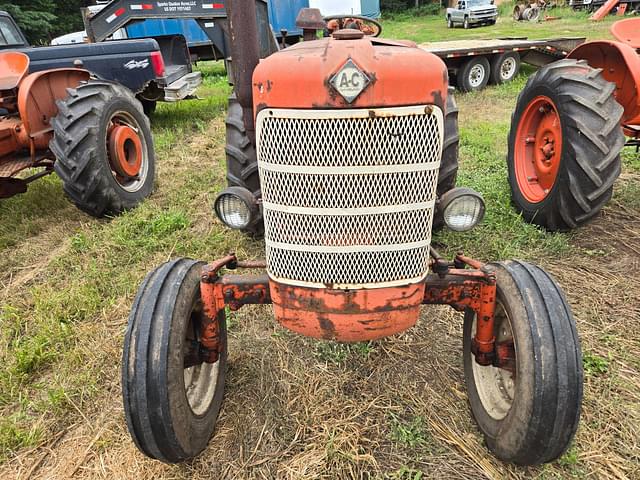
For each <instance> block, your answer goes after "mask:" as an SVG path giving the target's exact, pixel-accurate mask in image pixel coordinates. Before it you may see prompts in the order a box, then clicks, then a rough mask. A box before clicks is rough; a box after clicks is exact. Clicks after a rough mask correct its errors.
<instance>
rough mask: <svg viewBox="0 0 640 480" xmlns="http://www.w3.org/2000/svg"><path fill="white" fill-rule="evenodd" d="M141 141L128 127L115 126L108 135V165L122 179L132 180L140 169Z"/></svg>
mask: <svg viewBox="0 0 640 480" xmlns="http://www.w3.org/2000/svg"><path fill="white" fill-rule="evenodd" d="M142 157H143V151H142V141H141V140H140V137H139V136H138V133H137V132H136V131H135V130H134V129H133V128H131V127H130V126H129V125H121V124H116V125H115V126H114V127H113V128H112V129H111V131H110V133H109V163H110V164H111V168H113V170H114V171H115V172H116V173H117V174H118V175H120V176H121V177H124V178H134V177H136V176H138V174H139V173H140V168H141V167H142Z"/></svg>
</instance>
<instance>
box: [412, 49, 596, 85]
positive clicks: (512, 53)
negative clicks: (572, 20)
mask: <svg viewBox="0 0 640 480" xmlns="http://www.w3.org/2000/svg"><path fill="white" fill-rule="evenodd" d="M584 41H585V38H584V37H570V38H554V39H548V40H529V39H527V38H499V39H494V40H452V41H448V42H432V43H422V44H420V48H422V49H424V50H426V51H427V52H430V53H433V54H434V55H436V56H438V57H440V58H441V59H442V61H443V62H444V63H445V64H446V65H447V69H448V70H449V79H450V81H451V84H452V85H455V86H456V87H457V88H458V89H459V90H461V91H463V92H472V91H476V90H481V89H483V88H484V87H486V86H487V84H489V83H491V84H501V83H505V82H509V81H511V80H513V79H514V78H515V76H516V75H518V72H519V71H520V65H521V63H522V62H524V63H527V64H529V65H533V66H536V67H541V66H543V65H546V64H548V63H551V62H555V61H556V60H560V59H562V58H565V57H566V56H567V55H568V54H569V52H570V51H571V50H573V49H574V48H575V47H577V46H578V45H580V44H581V43H584Z"/></svg>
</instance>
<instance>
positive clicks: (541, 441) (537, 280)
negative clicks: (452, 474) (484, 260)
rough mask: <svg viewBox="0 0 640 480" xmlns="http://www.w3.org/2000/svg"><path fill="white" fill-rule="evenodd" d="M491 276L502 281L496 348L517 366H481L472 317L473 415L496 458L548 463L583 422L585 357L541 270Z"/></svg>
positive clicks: (468, 365)
mask: <svg viewBox="0 0 640 480" xmlns="http://www.w3.org/2000/svg"><path fill="white" fill-rule="evenodd" d="M488 268H489V269H490V270H492V271H494V272H495V274H496V279H497V298H496V312H495V329H494V332H495V333H494V334H495V338H496V343H497V345H498V346H499V347H502V348H506V349H507V351H510V352H511V355H513V357H512V358H514V364H513V365H512V366H511V369H506V368H498V367H494V366H486V367H485V366H481V365H479V364H478V363H476V361H475V357H474V355H473V354H472V353H471V339H472V337H473V336H474V334H475V325H476V315H475V314H474V313H473V312H470V311H467V313H466V314H465V318H464V336H463V349H464V353H463V357H464V372H465V381H466V384H467V390H468V396H469V403H470V405H471V411H472V413H473V416H474V418H475V420H476V422H477V424H478V427H479V429H480V431H481V432H482V433H483V435H484V437H485V440H486V443H487V446H488V448H489V449H490V450H491V451H492V452H493V453H494V454H495V455H496V456H497V457H498V458H500V459H502V460H504V461H507V462H513V463H517V464H519V465H537V464H541V463H545V462H550V461H552V460H554V459H556V458H558V457H559V456H560V455H562V454H563V452H564V451H565V450H566V449H567V447H568V446H569V444H570V443H571V440H572V439H573V436H574V434H575V432H576V429H577V427H578V421H579V419H580V405H581V402H582V381H583V372H582V355H581V352H580V342H579V339H578V334H577V332H576V326H575V322H574V319H573V316H572V314H571V309H570V307H569V305H568V304H567V301H566V300H565V298H564V295H563V294H562V291H561V289H560V287H559V286H558V285H557V284H556V282H555V281H554V280H553V279H552V278H551V277H550V276H549V275H548V274H547V273H546V272H545V271H544V270H542V269H541V268H538V267H535V266H533V265H529V264H526V263H522V262H517V261H510V262H501V263H495V264H490V265H488Z"/></svg>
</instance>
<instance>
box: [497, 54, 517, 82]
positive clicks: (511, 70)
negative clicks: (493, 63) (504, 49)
mask: <svg viewBox="0 0 640 480" xmlns="http://www.w3.org/2000/svg"><path fill="white" fill-rule="evenodd" d="M515 73H516V60H515V58H513V57H508V58H506V59H505V61H504V62H502V65H500V78H502V80H510V79H511V77H513V75H514V74H515Z"/></svg>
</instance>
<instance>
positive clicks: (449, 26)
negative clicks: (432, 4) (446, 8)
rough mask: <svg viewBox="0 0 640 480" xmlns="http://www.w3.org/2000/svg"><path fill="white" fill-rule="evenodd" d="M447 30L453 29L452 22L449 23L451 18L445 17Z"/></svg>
mask: <svg viewBox="0 0 640 480" xmlns="http://www.w3.org/2000/svg"><path fill="white" fill-rule="evenodd" d="M447 28H453V22H452V21H451V17H447Z"/></svg>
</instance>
